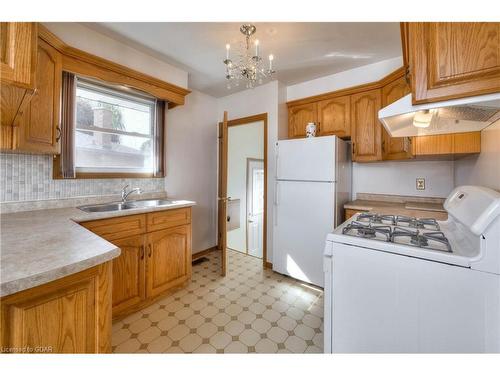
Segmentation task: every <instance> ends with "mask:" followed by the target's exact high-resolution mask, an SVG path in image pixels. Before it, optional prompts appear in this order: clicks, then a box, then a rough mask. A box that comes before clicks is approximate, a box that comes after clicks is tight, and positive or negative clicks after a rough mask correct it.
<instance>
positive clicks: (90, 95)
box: [59, 72, 165, 178]
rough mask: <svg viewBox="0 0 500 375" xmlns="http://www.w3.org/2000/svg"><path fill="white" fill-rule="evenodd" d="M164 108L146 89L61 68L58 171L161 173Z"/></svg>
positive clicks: (76, 175) (99, 175)
mask: <svg viewBox="0 0 500 375" xmlns="http://www.w3.org/2000/svg"><path fill="white" fill-rule="evenodd" d="M65 85H66V87H65ZM65 110H66V111H67V115H65V113H64V112H65ZM164 110H165V102H163V101H161V100H157V99H156V98H154V97H152V96H149V95H148V94H145V93H142V92H140V91H137V90H134V89H130V88H127V87H124V86H114V85H107V84H105V83H104V84H103V83H101V82H97V81H94V80H91V79H88V78H82V77H76V76H74V75H72V74H70V73H66V72H65V73H64V75H63V116H62V118H63V124H62V125H63V129H62V133H63V134H62V140H63V142H62V144H61V146H62V147H61V158H60V163H59V165H60V166H61V173H60V174H61V177H63V178H109V177H162V176H163V128H164V121H163V119H164Z"/></svg>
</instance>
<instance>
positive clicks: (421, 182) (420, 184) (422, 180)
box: [417, 177, 425, 190]
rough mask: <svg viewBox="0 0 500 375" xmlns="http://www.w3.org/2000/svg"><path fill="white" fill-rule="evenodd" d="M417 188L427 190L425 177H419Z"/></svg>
mask: <svg viewBox="0 0 500 375" xmlns="http://www.w3.org/2000/svg"><path fill="white" fill-rule="evenodd" d="M417 190H425V178H422V177H419V178H417Z"/></svg>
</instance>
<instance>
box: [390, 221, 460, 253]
mask: <svg viewBox="0 0 500 375" xmlns="http://www.w3.org/2000/svg"><path fill="white" fill-rule="evenodd" d="M397 238H408V239H409V240H410V241H409V243H406V244H408V245H412V246H416V247H422V248H428V249H430V250H437V251H445V252H448V253H451V252H452V251H451V245H450V242H449V241H448V239H447V238H446V237H445V235H444V233H443V232H421V231H419V230H418V229H407V228H402V227H396V228H394V230H393V231H392V234H391V242H394V243H400V242H397V241H396V240H397ZM440 245H441V247H439V246H440ZM443 245H444V248H443Z"/></svg>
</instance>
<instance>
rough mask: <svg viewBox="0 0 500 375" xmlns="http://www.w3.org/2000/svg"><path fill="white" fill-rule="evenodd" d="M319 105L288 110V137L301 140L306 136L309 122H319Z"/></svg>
mask: <svg viewBox="0 0 500 375" xmlns="http://www.w3.org/2000/svg"><path fill="white" fill-rule="evenodd" d="M317 121H318V116H317V103H307V104H301V105H297V106H292V107H289V108H288V137H289V138H300V137H305V136H306V126H307V124H308V123H309V122H317Z"/></svg>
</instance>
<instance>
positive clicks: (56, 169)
mask: <svg viewBox="0 0 500 375" xmlns="http://www.w3.org/2000/svg"><path fill="white" fill-rule="evenodd" d="M52 171H53V172H52V178H53V179H54V180H78V179H105V178H163V177H165V174H164V173H162V174H161V175H159V176H155V175H153V173H133V172H76V176H75V178H64V177H63V176H62V173H61V169H60V161H59V155H57V156H56V157H55V158H54V160H53V163H52Z"/></svg>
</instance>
